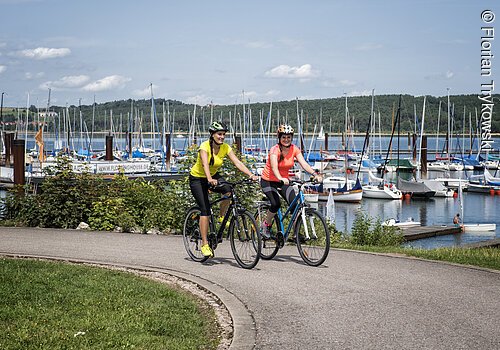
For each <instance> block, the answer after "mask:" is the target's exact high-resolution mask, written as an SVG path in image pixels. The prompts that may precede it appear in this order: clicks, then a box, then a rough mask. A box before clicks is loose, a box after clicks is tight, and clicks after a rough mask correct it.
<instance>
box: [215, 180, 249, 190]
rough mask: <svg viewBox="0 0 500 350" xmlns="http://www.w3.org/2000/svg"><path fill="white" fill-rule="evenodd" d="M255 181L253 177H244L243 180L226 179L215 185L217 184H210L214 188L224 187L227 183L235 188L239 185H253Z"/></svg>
mask: <svg viewBox="0 0 500 350" xmlns="http://www.w3.org/2000/svg"><path fill="white" fill-rule="evenodd" d="M255 183H256V182H255V181H253V180H251V179H243V180H240V181H236V182H230V181H224V182H223V183H217V185H215V186H210V188H212V189H213V188H217V187H222V186H224V185H226V184H227V185H229V186H230V187H231V189H233V188H235V187H236V186H239V185H251V184H255Z"/></svg>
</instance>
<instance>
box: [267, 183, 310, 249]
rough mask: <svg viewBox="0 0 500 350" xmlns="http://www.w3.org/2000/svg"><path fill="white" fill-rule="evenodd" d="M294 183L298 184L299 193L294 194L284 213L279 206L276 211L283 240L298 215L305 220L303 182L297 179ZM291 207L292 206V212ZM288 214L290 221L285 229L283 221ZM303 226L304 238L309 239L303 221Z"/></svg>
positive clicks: (286, 237) (288, 233)
mask: <svg viewBox="0 0 500 350" xmlns="http://www.w3.org/2000/svg"><path fill="white" fill-rule="evenodd" d="M294 183H297V184H299V193H298V194H297V195H296V196H295V198H294V199H293V201H292V203H290V205H289V206H288V208H287V210H286V211H285V213H284V214H283V213H282V211H281V208H279V209H278V212H277V213H276V215H277V216H278V221H279V225H280V231H281V232H282V233H283V238H284V240H285V241H286V240H287V239H288V236H289V235H290V233H291V232H292V229H293V228H294V227H295V222H296V221H297V219H298V216H299V215H300V216H301V219H302V220H304V221H305V215H304V214H305V213H304V206H305V198H304V193H303V191H302V186H303V185H304V183H301V182H298V181H297V182H294ZM291 208H293V212H292V210H291ZM288 215H290V222H289V223H288V226H287V227H286V230H285V225H284V223H283V221H284V219H285V218H286V217H287V216H288ZM304 228H305V230H306V239H309V238H310V235H309V232H308V229H307V225H305V222H304ZM313 236H314V237H316V232H313Z"/></svg>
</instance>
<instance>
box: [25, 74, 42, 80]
mask: <svg viewBox="0 0 500 350" xmlns="http://www.w3.org/2000/svg"><path fill="white" fill-rule="evenodd" d="M44 75H45V73H44V72H38V73H31V72H26V73H24V79H26V80H32V79H39V78H42V77H43V76H44Z"/></svg>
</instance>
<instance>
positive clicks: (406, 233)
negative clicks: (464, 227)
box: [401, 225, 461, 241]
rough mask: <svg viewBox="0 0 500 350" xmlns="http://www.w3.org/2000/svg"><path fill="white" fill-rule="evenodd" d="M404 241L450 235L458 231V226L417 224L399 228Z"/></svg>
mask: <svg viewBox="0 0 500 350" xmlns="http://www.w3.org/2000/svg"><path fill="white" fill-rule="evenodd" d="M401 231H402V233H403V237H404V239H405V241H414V240H416V239H422V238H428V237H435V236H443V235H452V234H455V233H460V232H461V230H460V227H455V226H446V225H436V226H417V227H408V228H405V229H402V230H401Z"/></svg>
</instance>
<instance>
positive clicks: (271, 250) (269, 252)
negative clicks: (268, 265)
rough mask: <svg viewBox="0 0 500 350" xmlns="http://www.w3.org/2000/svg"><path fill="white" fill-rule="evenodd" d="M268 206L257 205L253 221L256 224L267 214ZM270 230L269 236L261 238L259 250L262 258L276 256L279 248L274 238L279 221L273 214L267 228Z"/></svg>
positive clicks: (267, 258) (260, 222)
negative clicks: (260, 248)
mask: <svg viewBox="0 0 500 350" xmlns="http://www.w3.org/2000/svg"><path fill="white" fill-rule="evenodd" d="M268 209H269V206H268V205H266V204H262V205H260V206H259V208H258V210H257V212H256V213H255V221H256V222H257V225H259V227H260V224H262V222H263V221H264V218H265V217H266V216H267V211H268ZM269 229H270V231H271V238H268V239H264V238H262V250H261V252H260V257H261V258H262V259H264V260H271V259H272V258H274V257H275V256H276V254H277V253H278V250H279V249H280V247H279V245H278V243H277V241H276V239H277V234H278V231H279V223H278V218H277V217H276V216H274V219H273V223H272V225H271V227H270V228H269Z"/></svg>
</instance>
